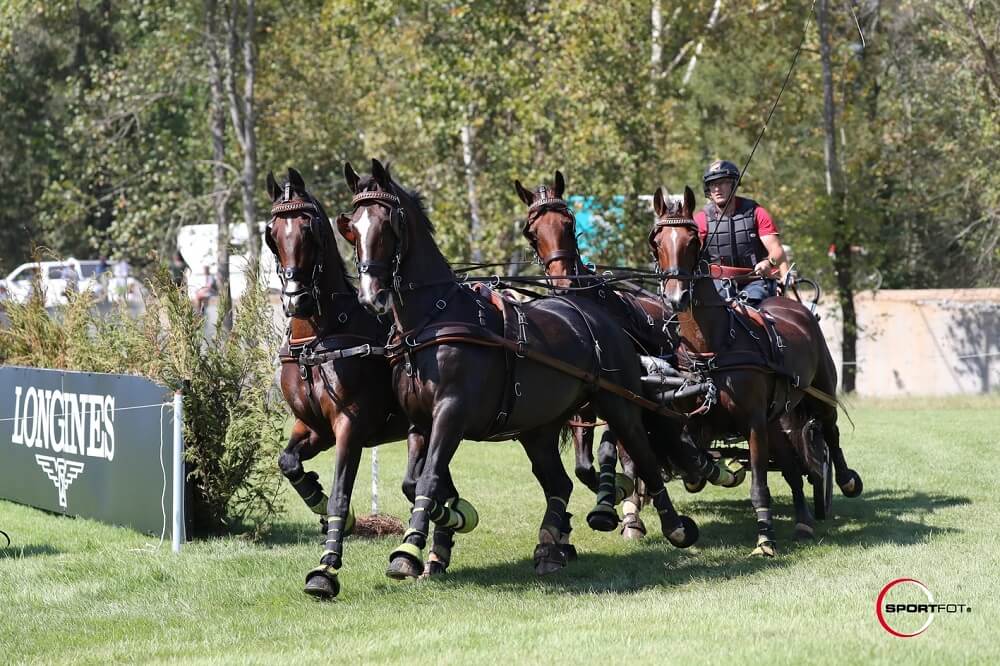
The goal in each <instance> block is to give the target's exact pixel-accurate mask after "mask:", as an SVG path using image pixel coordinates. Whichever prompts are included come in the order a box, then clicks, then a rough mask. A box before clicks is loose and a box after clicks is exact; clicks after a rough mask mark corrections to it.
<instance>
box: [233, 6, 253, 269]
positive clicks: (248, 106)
mask: <svg viewBox="0 0 1000 666" xmlns="http://www.w3.org/2000/svg"><path fill="white" fill-rule="evenodd" d="M230 2H231V4H230V6H229V15H228V18H227V20H226V32H227V37H226V68H225V70H226V71H225V79H226V81H225V88H226V95H227V97H228V98H229V115H230V119H231V120H232V123H233V129H234V130H235V133H236V139H237V142H238V143H239V145H240V150H241V151H242V152H243V169H242V174H241V178H240V194H241V195H242V201H243V221H244V223H246V225H247V250H248V253H249V255H250V258H249V260H250V262H251V263H252V264H254V265H255V266H256V265H257V262H258V261H259V260H260V238H259V236H260V234H259V233H258V231H257V205H256V202H255V199H254V192H255V189H256V184H257V132H256V128H255V123H256V117H255V109H254V83H255V80H256V75H257V58H256V54H255V53H254V34H255V27H256V14H255V12H254V0H246V17H245V21H244V24H243V26H244V27H243V32H244V33H245V34H242V35H241V34H240V29H239V28H238V25H239V0H230ZM241 38H242V39H241ZM241 41H242V45H243V95H242V96H241V95H240V94H239V93H238V92H237V91H236V72H237V64H236V61H237V53H236V52H237V44H238V43H239V42H241Z"/></svg>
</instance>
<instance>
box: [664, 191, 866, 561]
mask: <svg viewBox="0 0 1000 666" xmlns="http://www.w3.org/2000/svg"><path fill="white" fill-rule="evenodd" d="M694 206H695V198H694V192H692V191H691V188H689V187H686V188H685V189H684V195H683V197H671V196H669V195H667V194H665V193H664V191H663V190H662V188H660V189H657V191H656V194H655V195H654V197H653V208H654V210H655V212H656V215H657V218H656V222H655V224H654V226H653V229H652V230H651V231H650V233H649V245H650V247H651V249H652V250H653V253H654V255H655V256H656V259H657V263H658V265H659V269H660V272H661V276H662V280H663V282H662V290H663V296H664V297H665V298H666V299H667V300H668V301H669V302H670V304H671V305H672V306H673V308H674V310H675V311H676V312H677V313H678V318H679V321H680V337H681V342H680V346H679V348H678V354H677V355H678V364H679V365H680V366H681V367H684V368H686V369H688V370H691V371H693V372H697V373H701V374H702V375H703V376H705V377H709V378H711V380H712V381H713V382H714V384H715V385H716V387H717V388H718V404H717V405H716V406H714V407H711V405H709V407H711V409H709V410H708V411H707V412H706V413H705V414H704V415H703V416H700V417H698V418H697V419H695V420H693V421H692V423H691V424H690V425H689V430H691V432H692V434H693V435H694V436H695V437H696V439H698V440H700V441H701V442H709V441H712V440H713V439H716V438H720V437H722V436H725V435H729V434H732V433H736V434H739V435H742V436H744V437H746V438H747V440H748V442H749V449H750V471H751V486H750V501H751V503H752V504H753V508H754V512H755V517H756V520H757V547H756V548H755V549H754V554H758V555H765V556H773V555H774V554H775V538H774V531H773V524H772V519H771V496H770V491H769V490H768V486H767V471H768V467H769V461H770V459H771V458H772V457H773V458H774V460H775V462H776V463H777V464H778V465H779V467H780V468H781V470H782V474H783V476H784V477H785V479H786V480H787V481H788V483H789V485H790V486H791V488H792V499H793V502H794V504H795V513H796V521H797V523H796V537H799V538H810V537H812V532H813V530H812V518H811V515H810V513H809V507H808V506H807V505H806V503H805V497H804V494H803V491H802V471H801V467H800V463H799V461H798V460H796V457H795V452H794V450H793V447H792V446H791V445H786V444H789V443H790V442H789V440H788V439H787V438H784V437H782V436H781V431H782V428H781V427H777V426H778V424H781V423H783V424H784V426H785V427H784V429H785V430H788V431H791V434H792V436H793V438H794V437H796V436H799V435H803V436H804V433H805V432H806V431H808V432H811V434H812V436H813V437H814V438H816V439H818V440H819V441H812V442H809V443H807V444H810V445H811V446H803V447H802V449H803V450H804V451H805V455H804V456H800V458H802V457H805V458H808V457H809V452H810V451H811V450H815V448H817V447H818V448H826V449H828V451H829V456H830V458H831V459H832V461H833V463H834V467H835V469H836V478H837V483H838V485H840V487H841V490H842V491H843V493H844V494H845V495H847V496H848V497H854V496H857V495H858V494H860V492H861V488H862V485H861V477H860V476H858V474H857V472H855V471H854V470H851V469H849V468H848V467H847V463H846V462H845V460H844V454H843V451H842V450H841V448H840V431H839V429H838V427H837V404H836V401H835V399H834V398H833V396H835V395H836V391H837V373H836V366H835V365H834V363H833V358H832V357H831V355H830V351H829V349H828V348H827V345H826V340H825V339H824V337H823V333H822V331H820V328H819V322H818V321H817V320H816V318H815V317H814V316H813V315H812V314H811V313H810V312H809V310H808V309H806V308H805V307H803V306H802V305H801V304H800V303H798V302H796V301H793V300H791V299H788V298H784V297H774V298H769V299H767V300H765V301H764V302H763V303H762V304H761V307H760V311H761V313H762V316H761V317H760V318H759V319H758V318H757V317H756V316H755V315H754V314H753V313H751V312H748V310H747V309H746V308H743V307H741V306H739V305H738V304H733V303H727V302H725V301H724V300H723V299H722V298H721V297H720V296H719V293H718V291H717V290H716V288H715V285H714V283H713V278H714V277H719V276H725V277H726V278H727V279H740V276H737V275H735V273H733V274H732V275H730V274H729V273H727V272H726V269H727V268H728V267H719V266H711V265H709V264H708V261H707V260H706V259H705V255H704V254H703V252H702V247H701V239H700V236H699V233H698V227H697V225H696V223H695V222H694V219H693V217H692V212H693V210H694ZM768 328H773V333H769V332H768V330H767V329H768ZM803 418H805V419H808V421H806V423H808V422H809V421H811V420H813V419H815V422H817V424H818V427H817V428H815V429H811V430H810V429H806V430H801V429H800V426H802V425H803V423H802V419H803ZM789 426H791V427H789ZM822 442H825V447H822V446H821V444H822ZM797 443H799V444H800V445H801V444H803V442H797Z"/></svg>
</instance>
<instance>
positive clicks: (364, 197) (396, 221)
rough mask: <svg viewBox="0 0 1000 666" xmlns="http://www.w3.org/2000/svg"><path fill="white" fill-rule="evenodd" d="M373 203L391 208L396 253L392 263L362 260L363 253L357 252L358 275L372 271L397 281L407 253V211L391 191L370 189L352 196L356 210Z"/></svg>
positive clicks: (391, 223) (390, 219) (390, 217)
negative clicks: (397, 274) (401, 264)
mask: <svg viewBox="0 0 1000 666" xmlns="http://www.w3.org/2000/svg"><path fill="white" fill-rule="evenodd" d="M373 203H374V204H381V205H383V206H387V207H388V208H389V226H390V228H392V233H394V234H395V235H396V253H395V257H394V259H393V261H392V263H391V264H390V263H388V262H385V261H361V255H360V253H357V254H356V255H355V262H356V263H357V267H358V275H360V274H362V273H371V274H372V275H379V274H381V275H382V276H384V277H388V278H392V279H393V282H394V283H395V278H396V273H397V272H398V271H399V265H400V263H402V261H403V257H404V256H405V255H406V242H407V230H406V212H405V211H404V210H403V206H402V204H401V203H400V201H399V197H398V196H396V195H395V194H393V193H391V192H383V191H382V190H370V191H364V192H358V193H357V194H355V195H354V196H353V197H352V198H351V206H353V207H354V210H357V209H358V207H359V206H367V205H371V204H373Z"/></svg>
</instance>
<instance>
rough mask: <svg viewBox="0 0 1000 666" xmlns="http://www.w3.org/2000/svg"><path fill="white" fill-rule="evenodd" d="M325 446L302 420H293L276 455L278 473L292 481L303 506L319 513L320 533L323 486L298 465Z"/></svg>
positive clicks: (324, 500)
mask: <svg viewBox="0 0 1000 666" xmlns="http://www.w3.org/2000/svg"><path fill="white" fill-rule="evenodd" d="M326 448H327V447H326V446H324V445H323V442H322V440H321V439H320V437H319V435H317V434H316V433H315V432H313V431H312V430H311V429H310V428H309V426H307V425H306V424H305V423H303V422H302V421H300V420H298V419H296V421H295V424H294V425H293V426H292V434H291V436H290V437H289V438H288V445H287V446H285V449H284V451H282V452H281V455H279V456H278V468H279V469H280V470H281V473H282V474H283V475H284V476H285V478H286V479H288V481H289V482H290V483H291V484H292V487H293V488H295V492H296V493H298V495H299V497H301V498H302V501H303V502H305V504H306V506H308V507H309V509H310V510H311V511H312V512H313V513H315V514H316V515H318V516H320V523H321V524H322V526H323V534H324V535H325V534H326V527H327V525H326V509H327V503H328V502H329V498H328V497H327V496H326V493H324V492H323V486H322V485H321V484H320V482H319V474H317V473H316V472H306V471H305V469H303V467H302V462H303V461H305V460H310V459H312V458H314V457H316V455H317V454H319V453H320V452H321V451H324V450H326Z"/></svg>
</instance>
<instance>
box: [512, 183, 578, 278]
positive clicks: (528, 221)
mask: <svg viewBox="0 0 1000 666" xmlns="http://www.w3.org/2000/svg"><path fill="white" fill-rule="evenodd" d="M565 187H566V183H565V181H564V180H563V175H562V174H561V173H560V172H558V171H556V175H555V182H554V184H553V186H551V187H550V186H548V185H539V186H538V187H536V188H535V191H534V192H529V191H528V190H527V189H526V188H525V187H524V186H523V185H521V181H519V180H515V181H514V188H515V189H516V190H517V195H518V196H519V197H520V198H521V201H523V202H524V203H525V204H526V205H527V206H528V216H527V217H526V218H525V220H524V227H522V229H521V233H522V234H524V237H525V238H527V239H528V242H529V243H530V244H531V249H533V250H534V251H535V257H536V259H537V260H538V263H539V264H541V265H542V267H543V268H544V269H545V274H546V275H551V276H553V277H557V278H558V277H564V276H567V275H576V274H578V272H579V266H580V250H579V248H578V247H577V243H576V218H575V217H574V216H573V212H572V211H571V210H570V207H569V204H568V203H566V201H564V200H563V198H562V195H563V190H564V189H565ZM552 286H553V287H555V288H557V289H565V288H566V287H570V286H572V280H559V279H556V280H553V281H552Z"/></svg>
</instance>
